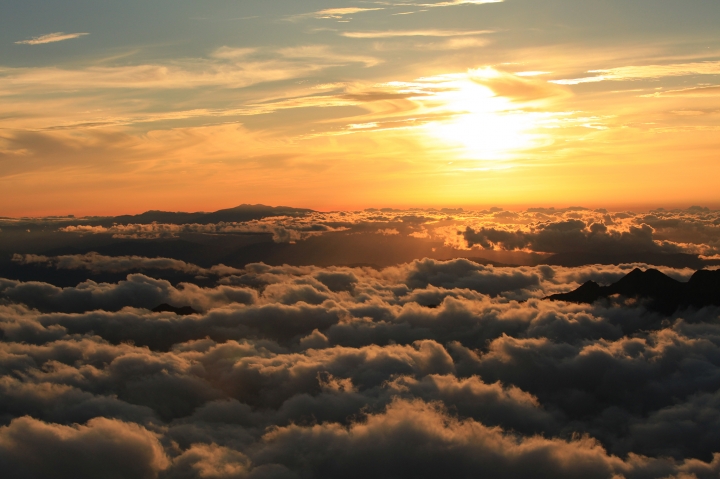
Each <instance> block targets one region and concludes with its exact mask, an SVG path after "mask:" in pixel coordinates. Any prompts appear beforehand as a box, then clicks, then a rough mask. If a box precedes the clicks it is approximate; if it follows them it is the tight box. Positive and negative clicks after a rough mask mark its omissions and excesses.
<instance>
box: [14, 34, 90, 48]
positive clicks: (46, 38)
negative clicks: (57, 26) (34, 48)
mask: <svg viewBox="0 0 720 479" xmlns="http://www.w3.org/2000/svg"><path fill="white" fill-rule="evenodd" d="M85 35H90V34H89V33H63V32H55V33H48V34H47V35H40V36H39V37H33V38H31V39H29V40H21V41H19V42H15V43H16V44H18V45H42V44H45V43H55V42H62V41H65V40H72V39H73V38H80V37H83V36H85Z"/></svg>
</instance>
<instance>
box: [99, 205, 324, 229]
mask: <svg viewBox="0 0 720 479" xmlns="http://www.w3.org/2000/svg"><path fill="white" fill-rule="evenodd" d="M312 212H313V210H309V209H304V208H292V207H290V206H265V205H240V206H236V207H235V208H228V209H224V210H219V211H214V212H212V213H205V212H196V213H182V212H178V213H176V212H169V211H146V212H145V213H141V214H139V215H123V216H115V217H110V218H103V219H102V220H101V221H100V223H108V222H110V224H112V223H119V224H150V223H155V222H157V223H168V224H188V223H196V224H214V223H220V222H226V223H227V222H240V221H252V220H259V219H262V218H268V217H270V216H304V215H307V214H309V213H312Z"/></svg>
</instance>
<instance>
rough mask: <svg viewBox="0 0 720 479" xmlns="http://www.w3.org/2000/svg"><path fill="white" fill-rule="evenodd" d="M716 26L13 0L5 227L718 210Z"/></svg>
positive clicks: (557, 12) (550, 7)
mask: <svg viewBox="0 0 720 479" xmlns="http://www.w3.org/2000/svg"><path fill="white" fill-rule="evenodd" d="M428 1H430V0H428ZM719 22H720V3H719V2H717V1H716V0H688V1H685V2H679V1H671V0H630V1H628V0H625V1H619V0H606V1H597V0H588V1H583V2H578V1H571V0H542V1H538V0H506V1H488V0H464V1H463V0H449V1H445V2H431V3H422V2H411V1H407V2H398V1H384V2H383V1H377V2H372V1H364V2H363V1H353V2H347V1H342V0H336V1H324V0H323V1H320V0H318V1H302V2H298V1H285V0H273V1H260V0H234V1H228V0H207V1H203V2H196V1H188V0H172V1H170V0H154V1H152V2H147V1H136V0H127V1H123V2H113V1H109V0H94V1H89V0H88V1H80V0H65V1H62V2H60V1H57V0H55V1H50V0H24V1H17V0H6V1H3V2H2V5H1V6H0V190H1V191H3V194H2V195H0V216H25V215H52V214H76V215H88V214H119V213H138V212H142V211H145V210H149V209H164V210H172V211H178V210H182V211H212V210H216V209H220V208H224V207H230V206H234V205H237V204H240V203H264V204H271V205H292V206H297V207H308V208H314V209H318V210H337V209H357V208H367V207H429V206H432V207H457V206H461V207H486V206H493V205H501V206H505V207H511V208H512V207H518V208H520V207H528V206H546V207H549V206H558V207H565V206H571V205H583V206H587V207H598V206H602V207H612V206H616V207H629V206H633V207H660V206H662V207H688V206H691V205H695V204H698V205H702V206H711V207H712V206H718V205H720V197H719V195H718V193H717V191H718V190H717V186H716V183H717V178H718V177H720V161H718V160H720V157H719V152H720V135H719V134H718V130H719V129H720V31H719V30H718V28H717V25H718V23H719Z"/></svg>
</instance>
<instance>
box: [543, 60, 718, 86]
mask: <svg viewBox="0 0 720 479" xmlns="http://www.w3.org/2000/svg"><path fill="white" fill-rule="evenodd" d="M588 73H596V74H597V75H594V76H588V77H582V78H571V79H564V80H552V82H553V83H557V84H560V85H579V84H581V83H596V82H601V81H622V80H645V79H651V78H662V77H677V76H690V75H720V61H711V62H695V63H674V64H670V65H644V66H628V67H619V68H610V69H608V70H590V71H589V72H588Z"/></svg>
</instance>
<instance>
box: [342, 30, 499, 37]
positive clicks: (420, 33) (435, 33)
mask: <svg viewBox="0 0 720 479" xmlns="http://www.w3.org/2000/svg"><path fill="white" fill-rule="evenodd" d="M489 33H494V32H493V31H492V30H469V31H467V30H395V31H383V32H343V33H341V35H342V36H343V37H347V38H394V37H462V36H470V35H487V34H489Z"/></svg>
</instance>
